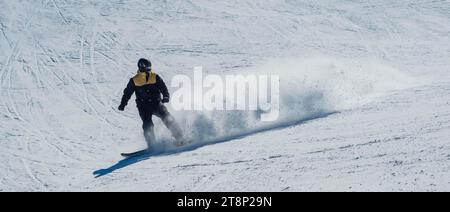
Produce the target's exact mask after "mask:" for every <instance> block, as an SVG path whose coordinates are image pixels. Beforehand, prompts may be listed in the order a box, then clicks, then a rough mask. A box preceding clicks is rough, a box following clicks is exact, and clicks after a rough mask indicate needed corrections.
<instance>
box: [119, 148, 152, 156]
mask: <svg viewBox="0 0 450 212" xmlns="http://www.w3.org/2000/svg"><path fill="white" fill-rule="evenodd" d="M149 152H150V150H148V149H143V150H139V151H136V152H130V153H122V154H120V155H122V157H126V158H130V157H138V156H141V155H145V154H147V153H149Z"/></svg>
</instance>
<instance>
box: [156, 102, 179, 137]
mask: <svg viewBox="0 0 450 212" xmlns="http://www.w3.org/2000/svg"><path fill="white" fill-rule="evenodd" d="M155 115H156V116H157V117H159V118H161V120H162V121H163V123H164V125H166V127H167V128H168V129H169V130H170V132H171V133H172V136H173V137H174V138H175V139H176V140H177V141H181V140H182V139H183V131H182V130H181V128H180V126H178V124H177V122H176V121H175V119H174V118H173V116H172V115H171V114H170V113H169V111H168V110H167V108H166V106H164V105H163V104H160V105H159V106H158V108H157V110H156V111H155Z"/></svg>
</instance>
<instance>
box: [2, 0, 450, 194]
mask: <svg viewBox="0 0 450 212" xmlns="http://www.w3.org/2000/svg"><path fill="white" fill-rule="evenodd" d="M27 2H28V3H26V4H24V3H22V2H17V1H13V0H5V1H2V2H0V7H1V8H7V9H5V10H2V12H0V30H1V34H2V35H0V48H1V50H2V51H0V71H1V72H0V86H1V90H0V150H1V153H0V159H1V160H2V164H0V170H1V171H0V191H142V190H145V191H267V190H268V191H342V190H344V191H382V190H384V191H386V190H387V191H412V190H415V191H417V190H418V191H449V190H450V180H449V179H450V144H449V142H448V138H449V137H450V102H449V98H448V97H449V96H450V83H449V81H450V74H449V73H450V72H449V68H448V67H450V66H449V65H450V64H449V60H448V58H449V55H450V37H449V36H448V35H449V34H450V12H449V11H450V5H449V3H448V2H446V1H435V2H430V1H419V2H418V1H412V0H411V1H407V2H404V1H402V2H392V1H375V2H374V1H366V2H355V1H339V2H338V1H335V0H325V1H264V2H261V1H256V0H243V1H238V0H232V1H226V2H222V1H206V0H199V1H176V2H171V3H170V4H169V3H165V2H153V1H152V2H147V1H143V0H135V1H133V2H131V3H126V2H122V1H112V2H103V1H102V2H100V1H98V2H96V1H93V2H90V1H72V2H70V1H60V0H49V1H27ZM144 7H148V8H151V10H152V12H151V13H147V12H145V11H143V10H141V9H140V8H144ZM321 55H324V56H326V57H331V58H351V59H354V60H355V61H358V60H359V58H361V60H359V61H365V60H363V59H367V58H369V59H371V58H374V59H376V60H377V61H382V62H383V63H384V64H387V65H388V66H390V67H393V68H395V69H397V70H400V71H402V72H404V73H407V74H408V75H410V76H413V77H415V78H418V79H420V80H422V81H423V83H421V85H420V86H419V87H410V88H407V89H403V90H390V91H386V93H384V95H382V96H378V97H377V98H374V99H372V100H371V101H370V102H368V103H366V104H362V105H358V106H357V107H352V108H347V109H345V110H340V111H338V112H337V113H330V114H319V115H318V116H314V117H315V118H313V119H311V120H309V119H308V120H306V119H305V117H295V118H298V119H300V120H303V121H300V122H296V123H295V124H293V123H290V124H284V125H276V126H272V127H268V128H266V129H263V130H255V129H253V130H252V129H250V130H248V132H247V131H246V132H240V133H237V134H235V135H234V136H228V137H227V136H224V138H222V139H216V140H214V139H212V141H210V142H209V143H205V144H203V143H197V144H194V145H192V146H189V147H185V148H181V149H175V150H170V149H169V150H164V151H162V152H159V153H155V154H152V155H147V156H145V157H140V158H135V159H129V160H122V159H123V158H121V157H120V155H119V153H120V152H127V151H131V150H136V149H140V147H142V146H144V145H145V143H144V141H143V138H142V133H141V123H140V119H139V117H138V114H137V111H136V109H135V103H134V102H133V100H130V103H129V105H128V106H127V108H126V111H125V112H118V111H117V110H116V107H117V106H118V104H119V103H120V98H121V95H122V91H123V88H124V86H125V85H126V83H127V81H128V79H129V77H131V76H133V74H134V73H135V69H136V68H135V62H136V60H137V59H138V58H140V57H150V58H151V59H152V61H153V63H154V65H155V67H157V68H156V69H157V70H158V71H159V73H160V74H161V75H162V76H163V77H164V78H165V79H166V82H168V81H169V80H168V79H170V77H172V76H174V75H175V74H179V73H185V72H190V71H191V70H192V68H193V67H194V66H198V65H203V66H204V67H205V70H206V71H207V72H208V73H214V72H218V73H219V74H223V72H226V73H234V72H239V71H242V70H244V69H247V68H250V67H254V66H257V65H259V64H264V63H265V62H267V61H270V60H271V59H273V58H277V59H278V58H280V59H283V58H292V57H298V58H308V57H318V58H319V59H320V57H321ZM322 59H323V60H324V61H325V58H322ZM356 64H358V63H356ZM332 65H336V64H332ZM363 65H364V64H363ZM338 67H339V66H338ZM345 71H346V70H343V72H345ZM380 72H381V70H380ZM347 74H348V73H347ZM380 74H383V72H381V73H380ZM342 76H343V78H344V79H345V77H348V76H347V75H342ZM342 76H341V75H339V77H342ZM308 77H310V78H311V77H313V76H308ZM305 80H306V79H305ZM369 80H370V79H369ZM344 82H345V83H347V84H348V83H353V82H352V81H344ZM299 83H304V82H299ZM368 84H369V82H368ZM375 85H376V84H375ZM341 87H342V85H336V86H335V87H334V88H335V89H339V88H341ZM369 87H370V86H369ZM344 88H345V86H344ZM320 89H321V88H318V90H317V91H320ZM322 89H323V88H322ZM343 92H345V93H350V94H353V93H355V95H354V96H357V94H358V90H344V91H343ZM350 96H352V95H350ZM344 100H345V99H344ZM355 101H356V100H355ZM311 104H312V105H314V104H313V103H311ZM309 115H311V114H309ZM156 123H157V126H156V127H157V128H158V130H157V132H158V133H160V132H161V131H162V130H159V129H160V128H162V126H159V124H160V123H159V122H156ZM165 133H166V134H167V132H165ZM164 136H166V135H161V137H163V138H165V137H164ZM108 167H109V168H108ZM93 173H94V174H93Z"/></svg>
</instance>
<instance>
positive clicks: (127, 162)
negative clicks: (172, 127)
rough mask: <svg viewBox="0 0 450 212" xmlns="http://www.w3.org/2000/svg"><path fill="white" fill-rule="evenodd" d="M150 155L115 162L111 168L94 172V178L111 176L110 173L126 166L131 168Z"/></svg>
mask: <svg viewBox="0 0 450 212" xmlns="http://www.w3.org/2000/svg"><path fill="white" fill-rule="evenodd" d="M151 156H152V155H151V154H146V155H141V156H137V157H130V158H125V159H123V160H120V161H119V162H117V163H116V164H114V165H112V166H111V167H108V168H106V169H99V170H96V171H94V173H93V174H94V175H95V178H99V177H102V176H105V175H108V174H111V173H112V172H114V171H116V170H119V169H122V168H125V167H127V166H131V165H133V164H135V163H139V162H141V161H144V160H148V159H149V158H150V157H151Z"/></svg>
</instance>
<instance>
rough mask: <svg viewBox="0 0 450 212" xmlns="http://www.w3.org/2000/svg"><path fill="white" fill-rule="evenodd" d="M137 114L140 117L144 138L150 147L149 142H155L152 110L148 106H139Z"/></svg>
mask: <svg viewBox="0 0 450 212" xmlns="http://www.w3.org/2000/svg"><path fill="white" fill-rule="evenodd" d="M139 116H141V119H142V122H143V123H142V129H143V130H144V138H145V141H146V142H147V146H148V148H149V149H150V147H151V144H152V143H154V142H155V140H156V139H155V131H154V125H153V121H152V110H151V109H150V108H145V107H142V108H139Z"/></svg>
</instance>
